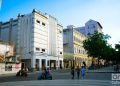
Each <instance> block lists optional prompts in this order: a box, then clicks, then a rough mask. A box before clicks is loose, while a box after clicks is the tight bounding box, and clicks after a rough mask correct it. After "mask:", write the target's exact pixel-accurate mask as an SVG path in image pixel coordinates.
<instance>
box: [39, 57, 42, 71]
mask: <svg viewBox="0 0 120 86" xmlns="http://www.w3.org/2000/svg"><path fill="white" fill-rule="evenodd" d="M41 63H42V60H41V59H39V69H40V70H41V69H42V64H41Z"/></svg>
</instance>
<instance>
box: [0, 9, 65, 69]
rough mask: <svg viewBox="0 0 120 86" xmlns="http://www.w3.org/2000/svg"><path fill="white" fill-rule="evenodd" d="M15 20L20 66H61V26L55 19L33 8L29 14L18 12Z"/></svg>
mask: <svg viewBox="0 0 120 86" xmlns="http://www.w3.org/2000/svg"><path fill="white" fill-rule="evenodd" d="M16 20H17V21H16V22H17V24H16V28H15V29H17V30H16V33H17V34H16V38H17V41H16V42H15V43H16V49H17V58H19V59H21V60H22V66H23V67H24V66H27V67H32V68H36V67H38V68H44V67H50V68H60V67H63V27H62V26H61V25H60V24H59V23H58V21H57V19H55V18H54V17H52V16H50V15H47V14H42V13H41V12H39V11H37V10H35V9H34V10H33V11H32V13H30V14H26V15H21V14H19V15H18V18H17V19H16ZM11 28H12V27H11ZM12 31H13V29H12ZM1 33H2V32H1ZM12 34H14V33H12ZM0 37H2V36H0Z"/></svg>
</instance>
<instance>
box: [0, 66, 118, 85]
mask: <svg viewBox="0 0 120 86" xmlns="http://www.w3.org/2000/svg"><path fill="white" fill-rule="evenodd" d="M110 68H111V67H109V68H108V67H107V68H104V69H100V70H96V71H92V70H90V71H87V73H86V74H85V78H84V79H81V77H80V79H79V80H78V79H77V76H76V73H75V79H74V80H71V75H70V69H63V70H52V71H51V73H52V76H53V80H48V81H47V80H37V77H38V75H39V72H33V73H29V74H28V76H27V77H15V74H11V75H2V76H0V86H38V85H39V86H48V85H49V86H80V85H81V86H112V85H113V84H112V80H111V74H112V72H105V70H106V69H107V70H109V69H110ZM102 70H104V72H102ZM97 71H98V72H97ZM100 71H101V72H100ZM21 81H22V82H21ZM46 82H47V83H46ZM115 86H116V85H115Z"/></svg>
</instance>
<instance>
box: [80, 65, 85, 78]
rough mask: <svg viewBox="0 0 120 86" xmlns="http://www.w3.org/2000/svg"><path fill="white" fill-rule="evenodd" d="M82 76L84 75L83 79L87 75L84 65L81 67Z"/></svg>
mask: <svg viewBox="0 0 120 86" xmlns="http://www.w3.org/2000/svg"><path fill="white" fill-rule="evenodd" d="M81 76H82V79H84V76H85V68H84V66H82V68H81Z"/></svg>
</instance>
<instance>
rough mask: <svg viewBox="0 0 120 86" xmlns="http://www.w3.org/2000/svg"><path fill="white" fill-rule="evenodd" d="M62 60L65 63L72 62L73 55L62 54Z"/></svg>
mask: <svg viewBox="0 0 120 86" xmlns="http://www.w3.org/2000/svg"><path fill="white" fill-rule="evenodd" d="M64 60H65V61H72V60H74V55H73V54H70V53H64Z"/></svg>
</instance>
